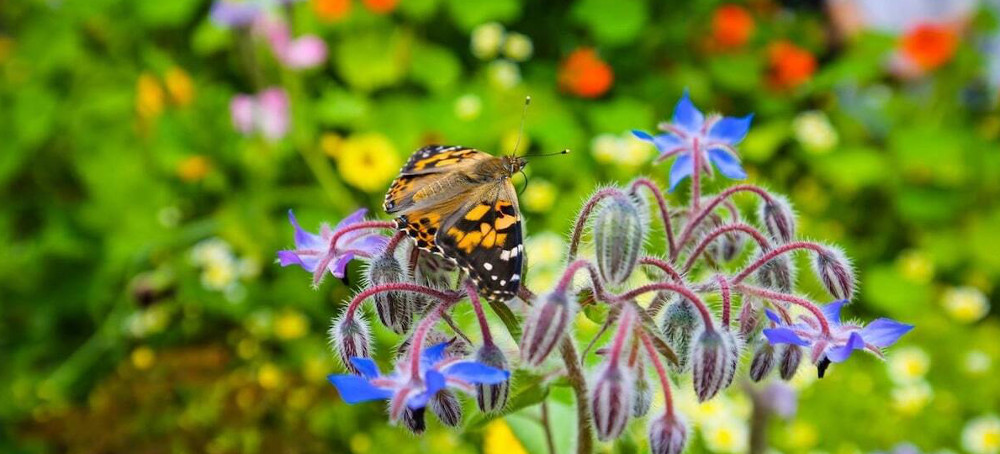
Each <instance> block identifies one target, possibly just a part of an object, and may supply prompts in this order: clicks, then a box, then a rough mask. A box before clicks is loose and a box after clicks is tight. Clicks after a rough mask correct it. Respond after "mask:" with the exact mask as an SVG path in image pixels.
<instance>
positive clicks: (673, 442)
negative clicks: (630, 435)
mask: <svg viewBox="0 0 1000 454" xmlns="http://www.w3.org/2000/svg"><path fill="white" fill-rule="evenodd" d="M686 443H687V427H686V426H685V425H684V422H683V421H681V419H680V417H679V416H678V415H677V414H676V413H675V414H672V415H667V414H664V415H663V416H660V417H659V418H656V419H654V420H652V421H651V422H650V423H649V452H650V453H651V454H680V453H681V452H683V451H684V445H685V444H686Z"/></svg>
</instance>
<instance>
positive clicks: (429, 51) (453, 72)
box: [410, 43, 462, 91]
mask: <svg viewBox="0 0 1000 454" xmlns="http://www.w3.org/2000/svg"><path fill="white" fill-rule="evenodd" d="M461 75H462V64H461V63H460V62H459V60H458V58H457V57H455V55H454V54H452V53H451V52H450V51H448V49H447V48H446V47H442V46H435V45H433V44H428V43H420V44H418V45H415V46H414V48H413V55H412V59H411V60H410V76H411V77H413V80H415V81H416V82H418V83H420V84H421V85H423V86H425V87H427V88H428V89H429V90H432V91H442V90H446V89H448V88H450V87H452V86H454V85H455V83H456V82H457V81H458V78H459V77H461Z"/></svg>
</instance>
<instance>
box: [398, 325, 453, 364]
mask: <svg viewBox="0 0 1000 454" xmlns="http://www.w3.org/2000/svg"><path fill="white" fill-rule="evenodd" d="M412 342H413V336H412V335H411V336H407V338H406V339H404V340H403V342H401V343H400V344H399V346H397V347H396V358H397V359H402V358H405V357H406V356H407V355H409V352H410V344H411V343H412ZM444 342H447V343H448V347H446V348H445V349H444V354H445V356H446V357H455V358H465V357H467V356H469V353H470V351H471V349H470V347H469V343H468V342H466V341H465V339H462V338H461V337H457V336H451V335H447V334H445V333H442V332H441V331H437V330H433V331H431V332H429V333H427V337H425V338H424V342H423V346H424V348H426V347H429V346H432V345H437V344H441V343H444Z"/></svg>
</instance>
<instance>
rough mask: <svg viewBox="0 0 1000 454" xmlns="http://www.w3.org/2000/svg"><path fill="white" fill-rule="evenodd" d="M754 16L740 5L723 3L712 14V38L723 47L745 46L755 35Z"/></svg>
mask: <svg viewBox="0 0 1000 454" xmlns="http://www.w3.org/2000/svg"><path fill="white" fill-rule="evenodd" d="M755 28H756V24H755V23H754V20H753V16H751V15H750V12H749V11H747V10H746V9H745V8H743V7H742V6H739V5H723V6H720V7H719V8H717V9H716V10H715V13H714V14H713V15H712V39H713V40H714V41H715V43H716V44H717V45H718V46H719V47H721V48H723V49H736V48H740V47H743V46H744V45H745V44H746V43H747V41H749V40H750V37H751V36H753V32H754V29H755Z"/></svg>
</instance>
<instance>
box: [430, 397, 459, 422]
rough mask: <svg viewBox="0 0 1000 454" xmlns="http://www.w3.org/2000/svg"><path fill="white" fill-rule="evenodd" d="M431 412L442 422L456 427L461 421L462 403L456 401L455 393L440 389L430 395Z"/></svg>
mask: <svg viewBox="0 0 1000 454" xmlns="http://www.w3.org/2000/svg"><path fill="white" fill-rule="evenodd" d="M430 407H431V413H434V416H437V419H438V420H439V421H441V423H442V424H444V425H446V426H450V427H457V426H458V424H459V423H461V422H462V404H461V403H459V402H458V398H457V397H455V393H453V392H451V391H449V390H447V389H442V390H441V391H438V392H437V394H434V397H431V401H430Z"/></svg>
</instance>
